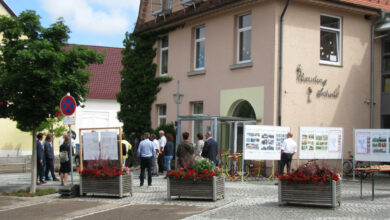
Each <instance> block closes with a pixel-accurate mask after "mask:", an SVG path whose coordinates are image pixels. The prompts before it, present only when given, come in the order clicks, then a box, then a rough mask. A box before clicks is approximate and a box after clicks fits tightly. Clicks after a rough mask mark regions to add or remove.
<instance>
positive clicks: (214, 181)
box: [167, 158, 225, 201]
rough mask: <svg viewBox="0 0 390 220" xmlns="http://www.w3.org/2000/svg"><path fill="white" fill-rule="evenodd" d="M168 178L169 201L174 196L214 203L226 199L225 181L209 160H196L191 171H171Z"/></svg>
mask: <svg viewBox="0 0 390 220" xmlns="http://www.w3.org/2000/svg"><path fill="white" fill-rule="evenodd" d="M167 177H168V178H167V180H168V181H167V184H168V187H167V189H168V192H167V193H168V199H171V197H172V196H178V197H179V198H202V199H212V200H214V201H216V200H217V199H222V198H224V195H225V179H224V177H223V176H222V175H221V172H220V171H219V169H214V165H213V162H211V161H210V160H208V159H204V158H199V159H197V160H195V162H194V163H193V166H192V168H190V169H179V170H170V171H168V172H167Z"/></svg>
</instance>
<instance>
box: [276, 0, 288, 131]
mask: <svg viewBox="0 0 390 220" xmlns="http://www.w3.org/2000/svg"><path fill="white" fill-rule="evenodd" d="M290 2H291V0H287V2H286V5H285V6H284V9H283V12H282V15H280V26H279V97H278V125H279V126H280V125H282V77H283V24H284V15H285V14H286V11H287V8H288V6H289V5H290Z"/></svg>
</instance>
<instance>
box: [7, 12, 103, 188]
mask: <svg viewBox="0 0 390 220" xmlns="http://www.w3.org/2000/svg"><path fill="white" fill-rule="evenodd" d="M0 32H1V33H3V39H2V44H3V46H2V47H0V91H2V92H1V94H0V102H2V105H0V109H1V110H0V117H3V118H4V117H8V118H10V119H11V120H14V121H16V122H17V127H18V128H19V129H20V130H22V131H32V132H33V149H32V160H31V161H32V164H31V165H32V166H31V167H32V169H31V187H30V191H31V192H32V193H33V192H35V188H36V185H35V184H36V172H37V169H36V168H37V158H36V155H37V149H36V135H37V129H38V127H39V126H40V125H41V124H42V123H44V122H47V121H48V119H50V118H53V117H55V116H56V112H57V111H56V107H57V106H58V105H59V101H60V99H61V97H62V96H64V95H66V94H67V93H70V95H72V96H73V97H74V98H75V100H76V103H77V105H79V104H80V102H83V101H84V100H85V97H86V95H87V94H88V89H87V88H86V87H85V86H84V85H85V84H86V83H88V81H89V76H90V75H91V74H92V73H91V72H90V71H88V70H86V69H85V68H86V67H87V66H88V65H90V64H92V63H102V62H103V57H102V56H101V55H100V54H98V53H97V52H96V51H93V50H89V49H88V48H86V47H81V46H75V47H73V48H71V49H70V50H64V49H63V48H64V46H65V45H66V43H67V40H68V39H69V33H70V30H69V28H68V27H67V26H66V25H65V24H64V21H63V20H62V19H58V20H57V22H55V23H53V24H51V25H50V27H48V28H44V27H42V26H41V23H40V17H39V16H38V15H37V14H36V13H35V12H34V11H30V10H27V11H24V12H22V13H21V14H20V15H19V17H6V16H0Z"/></svg>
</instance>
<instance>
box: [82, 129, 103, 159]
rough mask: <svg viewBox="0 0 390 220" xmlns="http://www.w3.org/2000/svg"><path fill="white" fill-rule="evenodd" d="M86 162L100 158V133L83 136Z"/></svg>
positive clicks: (89, 133)
mask: <svg viewBox="0 0 390 220" xmlns="http://www.w3.org/2000/svg"><path fill="white" fill-rule="evenodd" d="M83 150H84V152H83V157H84V160H97V159H99V157H100V147H99V133H97V132H88V133H85V134H84V135H83Z"/></svg>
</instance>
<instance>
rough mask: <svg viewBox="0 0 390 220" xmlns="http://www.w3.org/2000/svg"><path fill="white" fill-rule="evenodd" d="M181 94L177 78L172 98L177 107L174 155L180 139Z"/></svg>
mask: <svg viewBox="0 0 390 220" xmlns="http://www.w3.org/2000/svg"><path fill="white" fill-rule="evenodd" d="M183 96H184V95H183V94H180V80H177V92H176V94H173V100H174V101H175V103H176V106H177V109H176V113H177V115H176V123H177V125H176V150H175V155H176V151H177V148H178V146H179V139H180V133H181V132H180V128H181V126H180V121H179V116H180V103H181V101H182V100H183ZM175 169H177V162H175Z"/></svg>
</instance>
